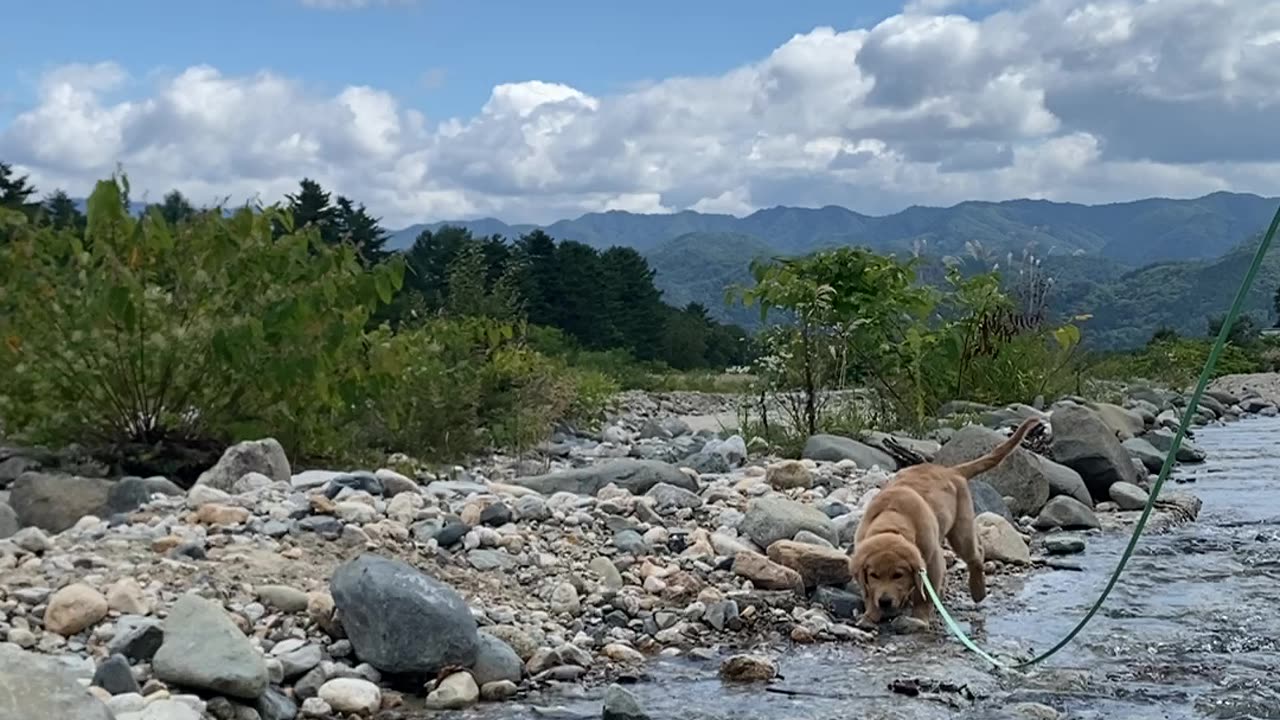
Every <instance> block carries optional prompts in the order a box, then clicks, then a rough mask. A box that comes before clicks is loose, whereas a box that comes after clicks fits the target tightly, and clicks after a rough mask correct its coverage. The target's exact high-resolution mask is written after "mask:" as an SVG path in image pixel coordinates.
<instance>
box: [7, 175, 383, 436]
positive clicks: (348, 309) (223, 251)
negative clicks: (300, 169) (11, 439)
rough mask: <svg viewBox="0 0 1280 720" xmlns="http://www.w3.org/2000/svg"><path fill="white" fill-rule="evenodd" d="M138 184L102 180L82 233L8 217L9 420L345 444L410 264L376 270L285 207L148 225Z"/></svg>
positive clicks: (81, 432)
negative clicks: (367, 338)
mask: <svg viewBox="0 0 1280 720" xmlns="http://www.w3.org/2000/svg"><path fill="white" fill-rule="evenodd" d="M126 192H127V183H126V182H125V181H122V180H117V179H115V178H113V179H111V180H105V181H102V182H99V183H98V184H97V186H96V188H95V189H94V192H93V194H92V195H91V196H90V198H89V200H88V222H87V227H86V228H85V229H84V231H83V232H78V231H75V230H67V229H62V230H59V229H55V228H53V227H50V226H47V225H43V226H39V227H37V226H33V225H30V224H21V223H20V222H19V221H18V220H17V219H16V218H14V217H13V216H12V215H10V216H9V217H8V218H7V219H6V222H7V223H8V224H9V226H10V232H9V236H10V241H9V242H8V243H7V244H6V245H4V246H3V248H0V337H2V338H3V339H4V344H3V348H0V356H2V358H3V360H2V361H0V417H3V418H4V420H5V424H6V426H7V428H8V429H9V431H10V432H15V433H17V434H19V435H20V436H21V437H24V438H30V439H31V440H33V441H39V442H50V443H55V444H56V443H67V442H82V443H90V444H99V445H115V446H128V445H138V444H141V445H154V444H157V443H164V442H177V443H184V442H196V441H216V442H218V443H224V442H227V441H230V440H232V439H235V438H239V437H247V436H254V435H258V436H261V435H265V434H272V435H275V436H277V437H279V438H280V440H281V441H282V442H284V443H285V444H286V446H287V447H290V448H291V449H293V450H301V449H305V450H307V451H311V452H318V453H322V454H323V453H325V452H328V451H331V450H334V449H336V448H337V447H338V446H340V445H341V444H342V440H341V431H340V430H339V429H338V428H337V427H336V426H335V423H336V421H337V420H338V419H339V418H340V417H341V416H342V415H343V414H344V413H345V411H346V407H347V406H348V402H349V400H350V397H349V396H348V395H349V392H348V391H349V390H350V387H349V385H348V384H347V382H346V380H347V379H348V377H349V376H350V374H351V365H352V362H353V359H356V358H358V357H359V353H360V351H361V341H362V337H363V327H364V325H365V322H366V320H367V319H368V318H369V316H370V314H371V313H372V312H373V310H374V309H375V308H377V307H378V305H379V304H380V303H386V302H388V301H390V299H391V297H392V295H393V294H394V293H395V292H396V290H397V289H398V288H399V287H400V283H401V279H402V274H403V263H402V262H400V261H397V260H392V261H389V262H387V263H385V264H383V265H381V266H379V267H376V268H374V269H372V270H369V271H366V270H365V269H364V268H362V267H361V265H360V263H359V262H358V259H357V257H356V254H355V251H354V250H353V249H352V248H351V247H350V246H344V245H336V246H335V245H329V244H325V243H322V242H321V241H320V238H319V235H318V234H317V232H316V231H315V230H314V229H312V228H305V229H301V230H296V231H295V230H294V229H293V224H292V218H291V217H290V216H288V215H287V214H286V213H282V212H280V211H279V210H278V209H276V208H267V209H265V210H262V211H255V210H252V209H249V208H244V209H241V210H240V211H238V212H236V213H235V214H234V215H232V216H231V217H229V218H228V217H223V214H222V212H221V210H220V209H214V210H208V211H205V212H201V213H196V214H193V215H191V216H190V217H189V218H188V219H185V220H184V221H182V222H181V223H179V224H177V225H174V224H171V223H169V222H167V221H166V220H165V219H164V217H163V216H162V215H161V213H160V210H159V209H158V208H153V209H152V210H151V211H150V212H148V213H147V215H146V216H145V217H143V218H141V219H135V218H133V217H131V216H130V215H129V214H128V213H127V212H126V211H125V207H124V202H123V197H124V195H125V194H126ZM273 228H283V229H284V231H283V233H279V232H273Z"/></svg>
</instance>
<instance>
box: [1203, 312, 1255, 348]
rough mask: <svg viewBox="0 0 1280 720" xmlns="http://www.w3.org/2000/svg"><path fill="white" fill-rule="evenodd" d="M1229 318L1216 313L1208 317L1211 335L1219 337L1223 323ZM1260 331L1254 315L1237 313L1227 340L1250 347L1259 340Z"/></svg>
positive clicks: (1240, 345)
mask: <svg viewBox="0 0 1280 720" xmlns="http://www.w3.org/2000/svg"><path fill="white" fill-rule="evenodd" d="M1226 319H1227V317H1226V315H1225V314H1224V315H1214V316H1211V317H1210V318H1209V319H1208V325H1209V337H1217V336H1218V333H1220V332H1222V323H1223V322H1225V321H1226ZM1259 335H1260V333H1259V331H1258V323H1257V321H1255V320H1254V319H1253V316H1251V315H1248V314H1241V315H1237V316H1236V319H1235V322H1233V323H1232V324H1231V330H1230V331H1228V332H1227V342H1229V343H1231V344H1233V345H1237V346H1239V347H1249V346H1251V345H1253V344H1254V343H1255V342H1257V340H1258V337H1259Z"/></svg>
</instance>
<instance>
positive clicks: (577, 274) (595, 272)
mask: <svg viewBox="0 0 1280 720" xmlns="http://www.w3.org/2000/svg"><path fill="white" fill-rule="evenodd" d="M555 260H556V268H557V270H558V272H557V280H556V289H557V294H555V295H550V294H548V299H553V300H554V305H553V307H552V318H554V321H553V322H552V323H551V324H552V325H554V326H555V327H558V328H560V329H561V330H564V331H565V332H567V333H568V334H569V335H571V336H573V337H574V338H576V339H577V340H578V342H580V343H582V344H583V345H584V346H586V347H589V348H593V349H604V348H609V347H616V344H615V342H614V341H615V339H616V338H617V337H618V335H617V330H616V329H615V328H614V327H612V326H611V325H610V324H609V319H610V318H609V314H608V312H609V309H608V302H609V294H608V293H607V292H606V289H605V285H604V284H603V283H602V282H601V278H602V277H604V273H603V268H602V266H601V263H600V254H599V253H598V252H597V251H596V249H595V248H593V247H591V246H589V245H585V244H583V243H580V242H574V241H571V240H566V241H564V242H561V243H560V244H559V245H557V246H556V253H555ZM544 292H545V291H544Z"/></svg>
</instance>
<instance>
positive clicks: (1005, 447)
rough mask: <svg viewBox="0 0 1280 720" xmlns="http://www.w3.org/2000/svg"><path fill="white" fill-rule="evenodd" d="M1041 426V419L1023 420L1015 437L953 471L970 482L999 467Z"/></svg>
mask: <svg viewBox="0 0 1280 720" xmlns="http://www.w3.org/2000/svg"><path fill="white" fill-rule="evenodd" d="M1039 424H1040V418H1037V417H1029V418H1027V419H1026V420H1023V421H1022V424H1021V425H1019V426H1018V429H1017V430H1014V431H1013V435H1011V436H1010V437H1009V439H1008V440H1005V441H1004V442H1002V443H1000V444H999V445H997V446H996V447H995V448H994V449H993V450H992V451H991V452H989V453H987V454H986V455H983V456H982V457H980V458H978V459H976V460H970V461H969V462H967V463H962V464H960V465H956V466H955V467H953V468H952V470H955V471H956V472H958V473H960V474H961V475H963V476H964V479H966V480H970V479H972V478H973V477H974V476H976V475H981V474H982V473H984V472H986V471H988V470H990V469H991V468H994V467H995V466H997V465H999V464H1000V463H1001V461H1003V460H1004V459H1005V458H1006V457H1008V455H1009V453H1011V452H1013V451H1014V450H1015V449H1016V448H1017V447H1018V446H1019V445H1021V444H1022V439H1023V438H1024V437H1026V436H1027V433H1029V432H1031V430H1032V429H1033V428H1035V427H1036V426H1038V425H1039Z"/></svg>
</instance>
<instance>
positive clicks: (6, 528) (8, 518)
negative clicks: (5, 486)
mask: <svg viewBox="0 0 1280 720" xmlns="http://www.w3.org/2000/svg"><path fill="white" fill-rule="evenodd" d="M20 529H22V526H21V525H19V524H18V513H16V512H14V511H13V508H11V507H9V503H6V502H0V540H3V539H5V538H7V537H9V536H11V535H13V534H14V533H16V532H18V530H20Z"/></svg>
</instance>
